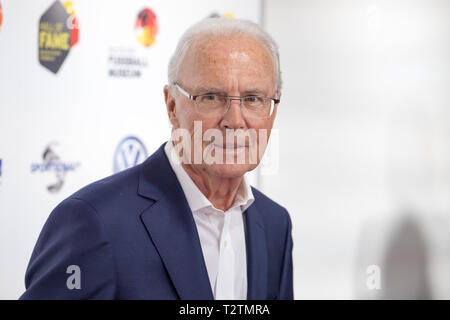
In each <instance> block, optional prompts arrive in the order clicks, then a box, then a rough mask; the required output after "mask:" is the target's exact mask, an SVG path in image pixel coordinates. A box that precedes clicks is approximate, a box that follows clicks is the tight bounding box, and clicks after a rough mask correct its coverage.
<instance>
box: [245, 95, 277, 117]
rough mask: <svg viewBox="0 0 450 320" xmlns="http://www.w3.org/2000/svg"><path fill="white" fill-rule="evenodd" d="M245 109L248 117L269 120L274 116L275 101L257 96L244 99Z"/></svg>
mask: <svg viewBox="0 0 450 320" xmlns="http://www.w3.org/2000/svg"><path fill="white" fill-rule="evenodd" d="M243 109H244V110H243V111H244V112H245V114H246V115H247V116H248V117H251V118H258V119H263V118H268V117H270V116H271V114H272V109H273V100H272V99H268V98H264V97H257V96H248V97H244V98H243Z"/></svg>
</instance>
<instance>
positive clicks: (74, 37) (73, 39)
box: [64, 1, 79, 47]
mask: <svg viewBox="0 0 450 320" xmlns="http://www.w3.org/2000/svg"><path fill="white" fill-rule="evenodd" d="M64 8H66V11H67V13H68V14H70V18H69V20H68V21H67V25H68V27H69V29H71V30H72V32H71V35H70V46H71V47H73V46H74V45H76V44H77V42H78V32H79V28H78V20H77V17H75V10H74V9H73V3H72V1H65V2H64Z"/></svg>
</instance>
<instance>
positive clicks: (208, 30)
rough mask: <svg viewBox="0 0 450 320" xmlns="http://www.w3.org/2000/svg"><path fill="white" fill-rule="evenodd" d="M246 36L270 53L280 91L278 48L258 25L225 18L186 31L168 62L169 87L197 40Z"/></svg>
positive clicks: (210, 19)
mask: <svg viewBox="0 0 450 320" xmlns="http://www.w3.org/2000/svg"><path fill="white" fill-rule="evenodd" d="M235 34H236V35H248V36H253V37H255V38H256V39H258V40H260V41H261V42H262V43H263V44H264V45H265V46H266V47H267V48H268V49H269V51H270V53H271V55H272V59H273V63H274V67H275V68H274V69H275V85H276V89H277V91H278V90H280V89H281V71H280V56H279V53H278V46H277V44H276V43H275V41H274V40H273V39H272V37H271V36H270V35H269V34H268V33H267V32H266V31H264V30H263V29H262V28H261V27H260V26H259V25H257V24H256V23H253V22H251V21H247V20H242V19H230V18H225V17H218V18H216V17H214V18H206V19H203V20H201V21H200V22H197V23H196V24H194V25H192V26H191V27H190V28H189V29H187V30H186V31H185V32H184V34H183V35H182V36H181V38H180V40H179V41H178V44H177V47H176V49H175V52H174V54H173V55H172V57H171V58H170V61H169V69H168V80H169V85H173V84H175V83H176V82H177V81H178V73H179V71H180V67H181V64H182V63H183V59H184V57H185V55H186V53H187V52H188V50H189V49H190V48H191V47H192V44H193V43H194V42H195V41H196V40H198V39H199V38H201V37H203V36H207V35H211V36H215V37H221V36H230V35H235Z"/></svg>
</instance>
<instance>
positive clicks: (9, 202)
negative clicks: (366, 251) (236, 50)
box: [0, 0, 261, 299]
mask: <svg viewBox="0 0 450 320" xmlns="http://www.w3.org/2000/svg"><path fill="white" fill-rule="evenodd" d="M53 2H54V0H39V1H25V0H0V3H1V5H2V9H3V10H2V12H3V23H2V25H1V29H0V160H1V171H0V172H1V173H0V299H16V298H17V297H18V296H19V295H20V294H21V293H22V292H23V290H24V275H25V270H26V266H27V263H28V260H29V258H30V255H31V252H32V249H33V246H34V244H35V241H36V240H37V237H38V235H39V232H40V230H41V228H42V226H43V224H44V222H45V220H46V218H47V217H48V215H49V213H50V211H51V210H52V209H53V208H54V207H55V206H56V204H57V203H59V202H60V201H61V200H63V199H64V198H65V197H67V196H68V195H70V194H71V193H73V192H74V191H76V190H77V189H79V188H80V187H82V186H84V185H86V184H88V183H90V182H92V181H94V180H97V179H100V178H102V177H105V176H108V175H110V174H112V173H113V161H114V157H115V154H114V153H115V150H116V148H117V147H118V144H119V142H120V141H122V140H123V139H124V138H125V137H127V136H134V137H137V138H138V139H139V140H141V141H142V142H143V144H144V145H145V147H146V150H147V152H148V154H151V153H153V152H154V151H155V150H156V149H157V148H158V147H159V146H160V145H161V144H162V143H163V142H164V141H166V140H167V138H168V137H169V134H170V130H169V122H168V120H167V115H166V112H165V105H164V100H163V91H162V90H163V86H164V84H166V82H167V63H168V60H169V57H170V55H171V54H172V52H173V50H174V49H175V45H176V42H177V40H178V38H179V37H180V35H181V33H182V32H183V31H184V30H185V29H186V28H187V27H188V26H189V25H191V24H192V23H194V22H196V21H198V20H199V19H202V18H204V17H207V16H210V15H211V14H214V13H216V14H226V13H231V14H233V15H234V16H235V17H239V18H246V19H250V20H253V21H255V22H258V21H259V19H260V16H261V4H260V1H259V0H250V1H240V0H227V1H219V0H195V1H194V0H192V1H167V0H164V1H163V0H151V1H150V0H147V1H144V0H127V1H106V0H96V1H90V0H74V1H73V9H74V11H75V17H76V18H77V20H78V23H79V41H78V43H77V44H76V45H75V46H73V47H72V48H71V50H70V52H69V54H68V56H67V57H66V59H65V61H64V63H63V64H62V66H61V68H60V69H59V71H58V72H57V73H56V74H54V73H52V72H50V71H49V70H47V69H46V68H44V67H43V66H42V65H40V64H39V61H38V29H39V20H40V17H41V15H42V14H43V13H44V12H45V11H46V10H47V9H48V8H49V7H50V6H51V5H52V3H53ZM144 8H150V9H151V10H152V11H153V12H154V13H155V14H156V17H157V27H158V33H157V35H156V41H155V43H154V44H153V45H151V46H150V47H144V46H143V45H141V44H140V43H139V42H138V41H137V38H136V34H135V31H134V24H135V22H136V19H137V16H138V13H139V12H140V11H141V10H142V9H144ZM124 58H127V59H134V60H133V61H138V63H139V64H140V65H139V66H136V65H131V67H130V65H126V64H120V65H119V64H117V62H120V61H121V62H123V63H127V60H123V59H124ZM120 59H122V60H120ZM130 61H131V60H128V62H130ZM112 68H122V69H127V68H128V69H130V68H131V69H132V70H131V71H132V72H135V71H136V70H138V71H139V72H140V74H141V76H140V77H139V78H136V77H134V78H132V77H131V78H130V77H128V78H124V77H111V76H109V70H110V69H112ZM133 70H134V71H133ZM49 144H50V148H51V150H52V152H53V153H54V154H55V155H56V156H58V157H59V161H56V162H55V161H53V162H52V164H53V165H59V167H61V166H66V168H69V169H70V168H73V169H74V170H69V171H67V172H66V174H65V175H64V176H63V177H61V178H62V180H63V184H62V186H61V188H60V190H59V191H57V192H49V191H48V189H47V186H49V185H51V184H55V183H56V182H58V181H59V180H58V177H57V173H56V171H55V170H45V163H44V162H43V153H44V149H45V148H46V147H47V146H48V145H49ZM132 158H133V159H134V157H132ZM32 168H34V169H35V170H34V172H32ZM36 169H37V170H36ZM47 169H48V167H47ZM252 181H257V179H256V178H255V177H253V178H252Z"/></svg>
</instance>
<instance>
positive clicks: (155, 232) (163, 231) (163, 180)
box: [138, 144, 267, 300]
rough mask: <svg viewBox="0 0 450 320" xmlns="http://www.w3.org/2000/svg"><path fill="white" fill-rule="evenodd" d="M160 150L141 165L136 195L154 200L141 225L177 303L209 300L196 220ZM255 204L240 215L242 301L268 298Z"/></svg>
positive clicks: (261, 234)
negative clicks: (243, 241) (243, 230)
mask: <svg viewBox="0 0 450 320" xmlns="http://www.w3.org/2000/svg"><path fill="white" fill-rule="evenodd" d="M164 145H165V144H163V145H162V146H161V147H160V148H159V149H158V150H157V151H156V152H155V153H154V154H153V155H151V156H150V157H149V158H148V159H147V160H146V161H145V162H144V163H143V164H142V165H141V169H140V176H139V186H138V194H139V195H140V196H142V197H146V198H149V199H152V200H154V201H155V203H154V204H152V205H151V206H150V207H148V208H147V209H145V210H144V211H143V212H142V213H141V220H142V222H143V223H144V225H145V228H146V229H147V232H148V233H149V236H150V238H151V240H152V241H153V243H154V245H155V247H156V249H157V250H158V253H159V255H160V256H161V259H162V261H163V263H164V266H165V268H166V269H167V272H168V274H169V277H170V279H171V280H172V283H173V285H174V287H175V289H176V291H177V293H178V296H179V297H180V299H189V300H196V299H201V300H210V299H214V296H213V293H212V289H211V286H210V283H209V278H208V272H207V269H206V264H205V261H204V259H203V252H202V248H201V244H200V238H199V236H198V232H197V228H196V225H195V221H194V218H193V216H192V212H191V210H190V208H189V205H188V202H187V200H186V198H185V195H184V192H183V190H182V188H181V185H180V183H179V182H178V180H177V177H176V175H175V173H174V172H173V170H172V168H171V167H170V164H169V160H168V159H167V157H166V155H165V152H164ZM255 199H256V197H255ZM256 205H257V201H255V203H254V204H253V205H251V206H250V207H249V208H248V209H247V210H246V211H245V224H246V233H247V234H246V239H247V279H248V286H247V297H248V299H253V300H254V299H266V293H267V248H266V239H265V238H266V237H265V232H264V225H263V223H262V220H261V216H260V214H259V212H258V209H257V206H256Z"/></svg>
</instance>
